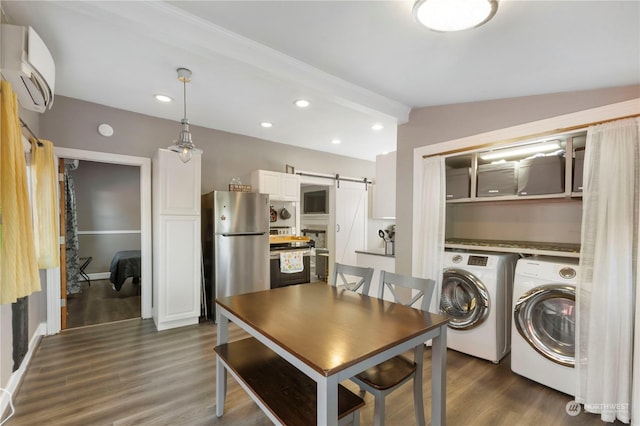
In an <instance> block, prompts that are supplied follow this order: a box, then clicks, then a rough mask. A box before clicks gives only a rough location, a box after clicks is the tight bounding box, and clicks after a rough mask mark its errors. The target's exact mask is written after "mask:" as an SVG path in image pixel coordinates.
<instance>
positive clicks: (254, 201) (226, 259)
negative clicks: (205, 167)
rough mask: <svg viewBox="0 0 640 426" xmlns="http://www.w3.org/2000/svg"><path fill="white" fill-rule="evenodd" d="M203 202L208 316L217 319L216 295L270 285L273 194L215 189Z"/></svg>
mask: <svg viewBox="0 0 640 426" xmlns="http://www.w3.org/2000/svg"><path fill="white" fill-rule="evenodd" d="M201 205H202V226H203V229H202V240H203V241H202V253H203V267H204V277H205V291H206V296H205V297H206V301H207V316H208V317H209V318H212V319H213V320H215V319H216V317H215V299H216V297H225V296H232V295H236V294H242V293H250V292H253V291H259V290H268V289H269V288H270V276H269V196H268V195H267V194H256V193H252V192H227V191H213V192H210V193H208V194H205V195H203V196H202V203H201Z"/></svg>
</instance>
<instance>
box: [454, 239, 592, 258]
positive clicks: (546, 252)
mask: <svg viewBox="0 0 640 426" xmlns="http://www.w3.org/2000/svg"><path fill="white" fill-rule="evenodd" d="M445 247H446V248H453V249H464V250H485V251H497V252H507V253H519V254H520V253H524V254H533V255H543V256H564V257H576V258H578V257H580V244H566V243H548V242H531V241H496V240H467V239H462V238H447V239H446V240H445Z"/></svg>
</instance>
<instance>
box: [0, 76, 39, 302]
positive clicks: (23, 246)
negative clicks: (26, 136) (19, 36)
mask: <svg viewBox="0 0 640 426" xmlns="http://www.w3.org/2000/svg"><path fill="white" fill-rule="evenodd" d="M0 97H1V99H0V110H1V113H0V208H1V212H2V248H1V254H0V262H1V263H2V266H1V267H0V274H1V276H0V278H1V279H0V304H6V303H12V302H15V301H16V300H17V299H18V298H19V297H24V296H28V295H29V294H31V293H32V292H34V291H39V290H40V275H39V273H38V264H37V261H36V253H35V242H34V237H33V229H32V222H31V213H30V208H29V198H28V197H29V194H28V190H27V166H26V162H25V158H24V151H23V147H22V140H21V133H20V123H19V119H18V100H17V97H16V95H15V93H13V90H12V88H11V84H9V82H7V81H4V80H3V81H2V82H0Z"/></svg>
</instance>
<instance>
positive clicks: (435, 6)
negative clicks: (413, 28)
mask: <svg viewBox="0 0 640 426" xmlns="http://www.w3.org/2000/svg"><path fill="white" fill-rule="evenodd" d="M497 10H498V0H416V1H415V3H414V5H413V16H414V18H415V19H416V21H418V22H419V23H421V24H422V25H424V26H425V27H427V28H429V29H431V30H434V31H461V30H466V29H469V28H475V27H479V26H480V25H482V24H484V23H486V22H487V21H489V20H490V19H491V18H493V15H495V14H496V11H497Z"/></svg>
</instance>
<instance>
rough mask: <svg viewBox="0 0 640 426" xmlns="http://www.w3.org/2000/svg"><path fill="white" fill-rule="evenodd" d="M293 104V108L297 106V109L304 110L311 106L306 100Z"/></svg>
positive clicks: (299, 100)
mask: <svg viewBox="0 0 640 426" xmlns="http://www.w3.org/2000/svg"><path fill="white" fill-rule="evenodd" d="M294 104H295V106H297V107H298V108H306V107H308V106H309V105H311V104H310V103H309V101H308V100H306V99H298V100H297V101H295V102H294Z"/></svg>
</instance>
